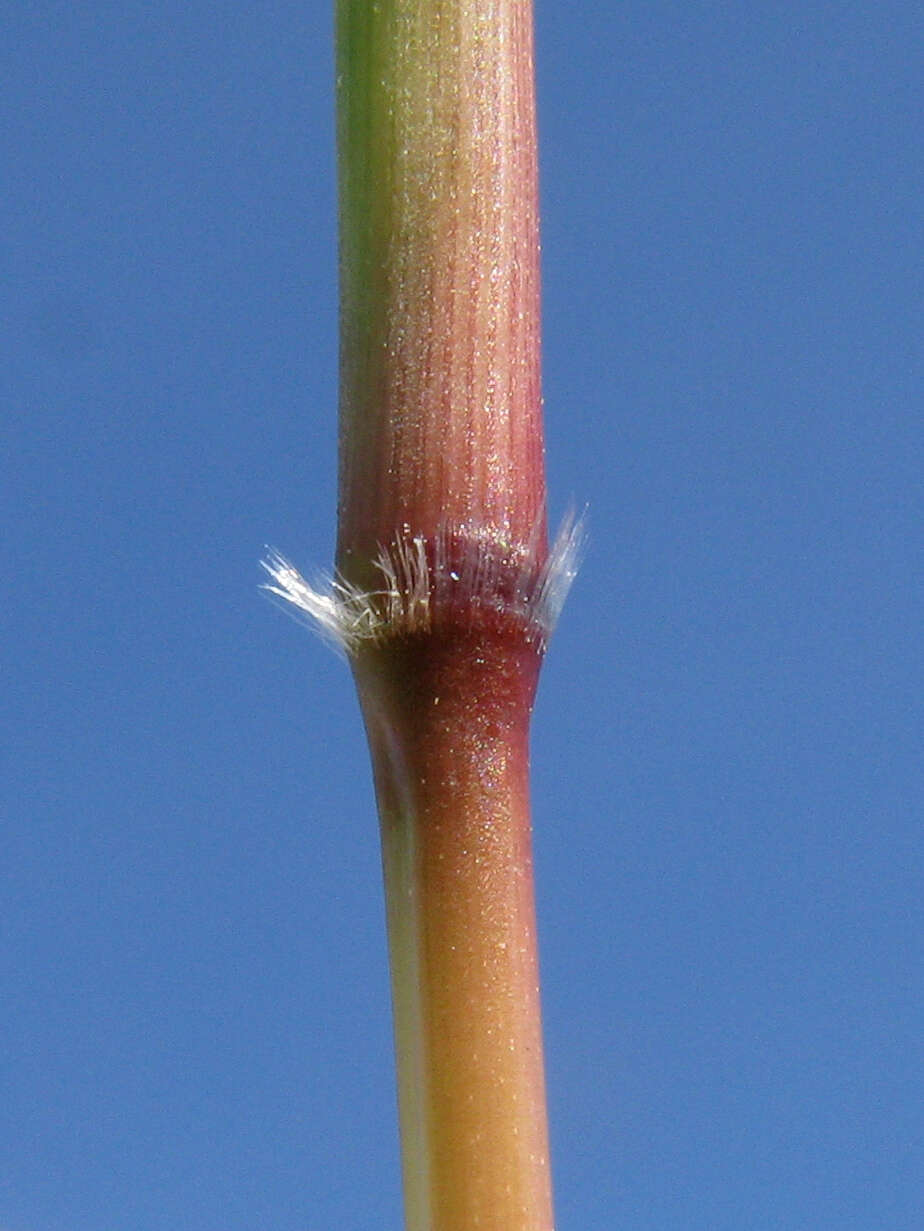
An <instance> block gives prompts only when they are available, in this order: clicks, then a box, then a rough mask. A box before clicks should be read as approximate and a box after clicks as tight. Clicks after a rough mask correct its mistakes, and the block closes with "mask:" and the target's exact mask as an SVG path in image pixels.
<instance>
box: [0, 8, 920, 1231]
mask: <svg viewBox="0 0 924 1231" xmlns="http://www.w3.org/2000/svg"><path fill="white" fill-rule="evenodd" d="M537 28H538V75H539V91H540V121H541V157H542V197H543V216H544V280H545V329H546V346H545V390H546V405H547V443H548V457H549V474H550V483H551V492H552V510H553V516H556V517H557V516H558V515H560V513H561V512H562V511H563V510H564V508H565V507H566V505H567V503H568V502H569V500H571V499H572V498H573V499H574V500H575V501H576V502H577V503H578V504H583V503H584V502H586V503H587V504H588V506H589V511H590V512H589V519H590V520H589V525H590V546H589V551H588V554H587V557H586V561H585V564H584V567H583V570H582V573H581V575H580V577H579V579H578V581H577V583H576V585H575V588H574V591H573V593H572V597H571V599H570V601H569V604H568V607H567V608H566V611H565V614H564V617H563V620H562V623H561V626H560V629H559V631H558V633H557V635H556V638H555V640H554V642H553V646H552V651H551V653H550V656H549V660H548V662H547V665H546V668H545V672H544V678H543V683H542V688H541V692H540V699H539V705H538V710H537V713H536V718H535V724H534V790H535V830H536V837H535V840H536V858H537V876H538V893H539V915H540V932H541V942H542V957H543V971H544V1006H545V1023H546V1037H547V1060H548V1070H549V1093H550V1106H551V1116H552V1132H553V1162H554V1172H555V1183H556V1189H557V1207H558V1216H559V1227H560V1229H561V1231H612V1229H613V1228H618V1229H619V1231H742V1229H745V1228H746V1229H748V1231H752V1229H753V1231H814V1229H815V1228H834V1227H836V1228H838V1229H839V1231H852V1229H854V1228H855V1229H857V1231H878V1229H879V1228H882V1229H884V1231H885V1229H887V1231H918V1229H919V1228H920V1225H921V1222H920V1218H921V1209H922V1204H924V1180H922V1176H924V1111H922V1105H924V1097H922V1096H924V1054H922V1038H924V993H922V958H924V952H922V948H924V946H922V923H924V918H922V915H924V910H922V872H924V861H922V847H921V816H922V757H921V752H922V747H921V728H922V717H924V715H922V708H924V707H922V694H924V670H922V666H924V661H922V653H921V635H920V628H921V620H922V614H924V604H922V601H921V599H922V588H921V560H922V537H924V536H922V531H921V513H922V501H921V474H922V467H924V424H922V403H924V397H922V394H924V381H922V375H924V373H922V347H921V339H922V315H924V314H922V307H924V303H922V300H924V294H922V288H924V279H922V274H924V268H922V260H921V251H922V234H924V210H922V201H924V157H922V146H921V117H922V103H924V92H922V86H921V80H922V79H921V65H922V52H924V20H922V15H921V9H920V6H919V5H917V4H912V3H890V2H889V0H885V2H884V3H878V4H872V3H850V2H849V0H846V2H845V0H836V2H833V0H832V2H831V3H816V2H812V0H800V2H798V3H788V2H782V3H777V4H768V5H746V4H733V3H684V4H680V3H666V2H665V3H657V2H655V3H651V2H648V3H625V4H622V3H620V4H613V5H608V6H601V7H600V8H599V9H598V10H597V12H596V15H592V10H591V9H587V8H585V9H583V10H581V11H580V12H578V10H577V9H576V8H575V6H573V5H560V4H552V3H550V2H549V0H539V2H538V7H537ZM0 33H2V38H0V81H2V87H0V89H2V113H3V119H2V124H0V166H2V168H3V171H2V184H3V187H2V192H0V403H2V406H0V409H2V415H0V434H2V435H0V450H2V458H3V472H4V473H3V479H2V489H0V504H2V523H0V524H2V528H3V533H2V540H0V552H2V574H0V575H2V585H3V591H4V596H3V600H2V604H0V637H2V647H3V648H2V653H3V668H2V670H3V687H2V690H0V720H2V740H0V758H2V763H0V771H2V785H0V821H2V825H0V878H2V902H3V907H2V914H0V1000H2V1005H0V1159H2V1163H0V1228H2V1231H113V1229H118V1231H123V1229H124V1231H164V1229H165V1228H170V1231H262V1229H263V1228H266V1229H272V1231H327V1229H329V1228H338V1229H339V1228H381V1227H394V1228H397V1227H398V1226H399V1225H400V1217H401V1215H400V1192H399V1179H398V1147H397V1129H396V1115H395V1106H394V1103H395V1097H394V1090H393V1072H392V1060H391V1035H390V1019H389V1003H388V985H387V973H386V963H385V939H384V922H383V908H382V901H381V888H380V873H379V863H378V847H377V841H378V839H377V832H376V824H375V819H374V805H373V797H372V791H371V784H370V775H369V771H368V767H367V761H366V753H365V747H364V743H363V739H362V734H361V728H360V722H359V716H358V711H357V706H356V702H355V699H354V696H353V692H352V688H351V684H350V681H349V678H348V673H347V670H346V668H345V667H344V665H343V664H342V663H341V662H340V661H338V660H337V659H336V658H335V657H334V656H333V655H332V654H330V653H329V652H328V651H327V650H326V649H325V648H323V647H322V645H321V644H320V643H318V642H317V641H315V640H313V639H312V638H311V637H310V636H308V635H307V634H305V633H304V632H303V631H302V630H300V629H299V628H298V627H297V626H296V625H295V624H294V623H292V622H291V621H288V620H286V619H285V618H284V617H283V616H282V615H281V614H280V613H279V612H278V611H277V610H274V609H273V607H272V606H270V605H269V604H268V603H266V602H265V601H264V600H263V599H262V598H261V597H260V596H259V595H258V593H257V584H258V581H259V575H258V569H257V560H258V558H259V556H260V554H261V551H262V548H263V544H264V543H266V542H270V543H273V544H275V545H277V546H278V547H280V548H281V549H283V550H284V551H286V553H287V554H289V555H290V556H291V557H292V558H293V559H295V560H297V561H298V562H299V563H300V564H302V565H304V566H305V567H306V568H310V567H311V566H312V565H313V564H317V565H327V564H328V563H329V561H330V558H331V553H332V544H333V531H334V500H335V490H334V489H335V431H336V425H335V406H336V287H335V199H334V153H333V144H332V132H333V97H332V45H331V14H330V5H329V4H328V3H317V2H315V0H302V2H299V3H292V2H282V0H275V2H274V0H267V2H266V3H262V4H259V5H257V4H242V3H236V4H232V3H220V2H214V3H196V2H195V0H193V2H192V3H190V2H189V0H184V3H179V2H177V0H163V2H161V3H159V4H156V5H154V4H139V3H125V2H124V0H123V2H120V3H114V2H113V3H102V2H90V3H84V4H73V3H70V2H68V3H51V2H49V3H38V2H36V3H32V2H29V0H22V2H20V3H6V4H4V5H3V6H2V17H0Z"/></svg>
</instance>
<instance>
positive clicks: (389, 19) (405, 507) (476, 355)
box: [337, 0, 545, 588]
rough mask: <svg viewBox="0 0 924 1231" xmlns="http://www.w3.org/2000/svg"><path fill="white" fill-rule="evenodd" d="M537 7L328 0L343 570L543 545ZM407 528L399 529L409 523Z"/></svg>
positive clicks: (485, 1) (473, 0)
mask: <svg viewBox="0 0 924 1231" xmlns="http://www.w3.org/2000/svg"><path fill="white" fill-rule="evenodd" d="M532 39H533V33H532V4H531V0H375V3H373V2H372V0H337V49H338V50H337V99H338V108H337V115H338V148H339V170H340V512H339V528H338V560H337V563H338V567H339V568H340V569H341V571H342V572H343V573H344V574H345V576H347V577H348V578H349V579H350V580H351V581H353V582H355V583H356V584H357V585H359V586H361V587H363V588H371V586H372V584H373V581H374V577H373V576H372V575H370V573H369V571H368V565H369V562H370V561H371V560H374V559H375V557H376V556H377V554H378V550H379V547H380V546H381V545H383V544H390V543H391V542H392V541H393V539H394V537H395V535H396V534H398V533H405V532H406V534H407V535H408V536H409V537H414V536H417V535H422V536H423V537H424V538H430V537H432V536H433V535H434V534H435V533H436V532H437V531H438V530H439V528H440V527H441V526H445V525H450V526H454V527H475V526H477V527H481V528H483V529H484V531H485V533H486V534H488V535H490V536H491V537H493V538H494V539H495V540H497V541H503V542H505V543H510V544H513V545H517V544H527V543H529V544H533V546H534V547H535V544H536V537H535V535H536V531H537V528H538V529H539V530H540V531H541V534H540V537H541V539H542V543H543V545H544V529H545V479H544V468H543V446H542V414H541V411H542V407H541V391H540V365H539V232H538V206H537V195H538V193H537V174H536V133H535V116H534V89H533V56H532V46H533V44H532ZM405 528H406V529H405Z"/></svg>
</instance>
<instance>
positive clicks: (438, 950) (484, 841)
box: [354, 630, 553, 1231]
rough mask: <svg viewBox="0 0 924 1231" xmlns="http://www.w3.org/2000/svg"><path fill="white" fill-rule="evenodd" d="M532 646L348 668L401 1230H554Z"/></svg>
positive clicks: (489, 637) (393, 652) (486, 641)
mask: <svg viewBox="0 0 924 1231" xmlns="http://www.w3.org/2000/svg"><path fill="white" fill-rule="evenodd" d="M538 666H539V658H538V655H537V654H536V652H535V651H534V650H532V649H530V648H529V647H522V648H517V646H516V644H515V643H512V642H511V641H510V640H509V639H505V638H504V637H502V636H498V635H497V633H496V632H493V631H490V630H489V631H484V630H482V631H474V632H470V633H468V634H461V635H460V634H459V633H458V632H454V633H452V634H451V635H449V636H442V635H439V634H437V635H430V636H427V637H424V638H420V639H414V638H408V639H407V640H406V641H404V642H396V643H393V644H391V645H389V646H387V647H383V648H377V649H375V650H370V651H367V652H364V653H363V654H361V655H359V656H358V657H357V659H356V661H355V663H354V670H355V674H356V677H357V682H358V685H359V690H360V698H361V701H362V705H363V713H364V716H365V721H366V726H367V730H368V733H369V737H370V744H371V747H372V755H373V765H374V769H375V780H376V790H377V794H378V799H379V812H380V818H381V829H382V849H383V861H384V873H385V888H386V904H387V913H388V929H389V945H390V953H391V965H392V989H393V999H394V1012H395V1038H396V1055H397V1065H398V1082H399V1102H400V1117H401V1134H402V1146H403V1163H404V1188H405V1207H406V1219H407V1222H406V1226H407V1228H408V1231H474V1229H476V1228H477V1229H480V1231H551V1228H552V1226H553V1218H552V1203H551V1186H550V1179H549V1166H548V1141H547V1127H546V1111H545V1091H544V1077H543V1061H542V1039H541V1024H540V1007H539V974H538V961H537V949H536V929H535V909H534V900H533V872H532V856H531V835H530V818H529V798H528V724H529V713H530V707H531V704H532V698H533V693H534V689H535V683H536V676H537V672H538Z"/></svg>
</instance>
